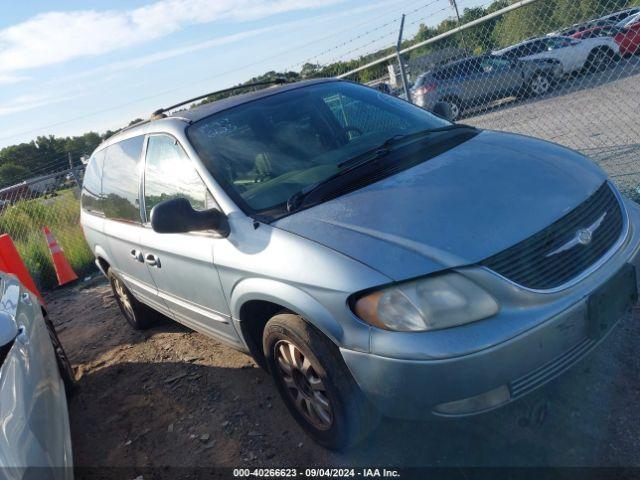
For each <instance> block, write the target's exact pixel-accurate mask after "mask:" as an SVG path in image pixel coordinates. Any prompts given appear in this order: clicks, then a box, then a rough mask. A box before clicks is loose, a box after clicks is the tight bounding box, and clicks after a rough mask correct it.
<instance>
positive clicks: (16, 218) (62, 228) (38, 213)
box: [0, 189, 94, 290]
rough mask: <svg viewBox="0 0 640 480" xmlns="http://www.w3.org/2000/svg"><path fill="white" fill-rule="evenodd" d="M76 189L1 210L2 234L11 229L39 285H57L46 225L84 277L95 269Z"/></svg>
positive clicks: (41, 287)
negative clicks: (85, 235)
mask: <svg viewBox="0 0 640 480" xmlns="http://www.w3.org/2000/svg"><path fill="white" fill-rule="evenodd" d="M76 195H77V193H76V191H75V190H74V189H68V190H62V191H59V192H57V195H56V196H55V197H52V198H36V199H32V200H23V201H20V202H18V203H16V204H15V205H13V206H11V207H8V208H6V209H5V210H4V211H3V212H2V213H0V234H2V233H8V234H9V235H10V236H11V238H12V239H13V241H14V243H15V245H16V248H17V249H18V252H19V253H20V256H21V257H22V260H23V261H24V263H25V265H26V266H27V268H28V269H29V272H31V275H32V276H33V279H34V281H35V282H36V284H37V286H38V288H40V289H42V290H49V289H51V288H53V287H55V286H56V285H57V284H58V282H57V279H56V274H55V270H54V268H53V262H52V260H51V254H50V252H49V247H48V246H47V242H46V239H45V236H44V233H43V231H42V229H43V227H45V226H47V227H49V229H51V232H52V233H53V235H54V236H55V238H56V240H57V241H58V245H60V246H61V247H62V249H63V250H64V254H65V257H66V258H67V260H68V261H69V264H70V265H71V267H72V268H73V270H74V271H75V272H76V274H77V275H78V276H79V277H81V276H83V275H85V274H87V273H89V272H90V271H91V270H93V268H94V265H93V254H92V253H91V250H90V249H89V247H88V245H87V243H86V242H85V240H84V235H83V233H82V229H81V227H80V202H79V200H78V198H77V196H76Z"/></svg>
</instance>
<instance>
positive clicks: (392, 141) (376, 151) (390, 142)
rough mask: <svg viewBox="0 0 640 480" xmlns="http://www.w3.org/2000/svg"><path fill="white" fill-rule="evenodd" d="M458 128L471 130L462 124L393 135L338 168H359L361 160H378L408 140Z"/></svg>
mask: <svg viewBox="0 0 640 480" xmlns="http://www.w3.org/2000/svg"><path fill="white" fill-rule="evenodd" d="M456 128H469V127H468V126H467V125H461V124H457V123H452V124H451V125H446V126H444V127H439V128H426V129H424V130H418V131H416V132H411V133H398V134H396V135H393V136H391V137H389V138H387V139H386V140H385V141H384V142H382V143H381V144H379V145H376V146H375V147H373V148H370V149H368V150H366V151H364V152H362V153H360V154H358V155H356V156H355V157H353V158H349V159H348V160H345V161H344V162H341V163H339V164H338V168H345V167H349V166H351V165H356V166H359V165H360V164H361V162H360V160H361V159H362V158H367V157H369V156H371V155H372V154H373V155H375V156H374V157H373V158H367V160H373V159H375V158H378V157H380V156H382V155H384V154H386V153H388V152H389V149H390V148H391V147H393V146H395V145H398V144H399V143H402V142H405V141H407V140H411V139H414V138H419V137H422V136H424V135H429V134H432V133H438V132H446V131H447V130H453V129H456Z"/></svg>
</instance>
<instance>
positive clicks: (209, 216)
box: [151, 198, 229, 237]
mask: <svg viewBox="0 0 640 480" xmlns="http://www.w3.org/2000/svg"><path fill="white" fill-rule="evenodd" d="M151 228H153V230H154V231H155V232H158V233H186V232H197V231H203V230H214V231H216V232H218V233H219V234H220V235H222V236H223V237H226V236H228V235H229V222H228V221H227V217H226V216H225V214H224V213H222V212H221V211H220V210H218V209H216V208H212V209H211V210H204V211H202V212H199V211H197V210H194V209H193V207H192V206H191V204H190V203H189V201H188V200H187V199H186V198H174V199H171V200H165V201H164V202H160V203H159V204H157V205H156V206H155V207H153V208H152V209H151Z"/></svg>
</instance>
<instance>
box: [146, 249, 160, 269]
mask: <svg viewBox="0 0 640 480" xmlns="http://www.w3.org/2000/svg"><path fill="white" fill-rule="evenodd" d="M144 261H145V262H146V263H147V265H149V266H150V267H156V268H160V266H161V265H160V259H159V258H158V257H156V256H155V255H154V254H153V253H147V256H146V257H144Z"/></svg>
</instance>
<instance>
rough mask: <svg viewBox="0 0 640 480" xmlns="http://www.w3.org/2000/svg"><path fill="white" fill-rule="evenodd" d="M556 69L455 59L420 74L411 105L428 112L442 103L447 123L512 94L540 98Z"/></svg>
mask: <svg viewBox="0 0 640 480" xmlns="http://www.w3.org/2000/svg"><path fill="white" fill-rule="evenodd" d="M556 69H557V67H556V66H555V65H553V64H549V63H545V62H535V61H533V62H524V61H520V60H518V59H507V58H501V57H496V56H491V55H486V56H478V57H470V58H465V59H463V60H458V61H455V62H452V63H449V64H446V65H444V66H442V67H439V68H435V69H433V70H431V71H429V72H426V73H424V74H422V75H420V76H419V77H418V78H417V79H416V82H415V84H414V85H413V87H412V88H411V98H412V102H413V103H414V104H415V105H418V106H419V107H422V108H426V109H428V110H432V109H433V107H434V106H435V104H436V103H438V102H445V103H448V104H449V108H450V109H451V120H455V119H457V118H459V117H460V115H462V113H463V111H464V110H465V109H466V108H469V107H473V106H478V105H482V104H486V103H488V102H491V101H493V100H497V99H500V98H504V97H509V96H513V95H518V96H524V95H543V94H545V93H547V92H548V91H549V90H550V89H551V87H552V85H553V80H554V77H555V75H556V74H557V73H556Z"/></svg>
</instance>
